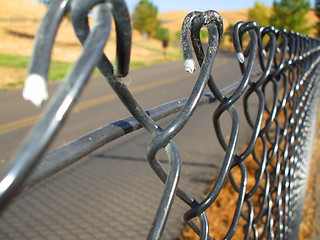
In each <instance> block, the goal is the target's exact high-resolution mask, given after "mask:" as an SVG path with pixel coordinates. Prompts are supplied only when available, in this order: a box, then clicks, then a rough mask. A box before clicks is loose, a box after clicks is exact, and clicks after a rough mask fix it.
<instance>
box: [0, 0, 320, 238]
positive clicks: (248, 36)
mask: <svg viewBox="0 0 320 240" xmlns="http://www.w3.org/2000/svg"><path fill="white" fill-rule="evenodd" d="M91 9H92V14H93V18H94V20H95V21H94V23H93V25H92V26H91V27H89V25H88V18H87V16H88V13H89V11H90V10H91ZM69 13H71V20H72V23H73V26H74V29H75V32H76V34H77V37H78V38H79V40H80V42H81V43H82V44H83V52H82V54H81V56H80V58H79V60H78V61H77V62H76V63H75V65H74V66H73V68H72V69H71V71H70V72H69V74H68V75H67V76H66V78H65V79H64V81H63V83H62V84H61V87H60V89H59V90H58V92H57V94H56V95H55V97H54V98H53V99H52V100H51V102H50V104H49V105H48V106H47V108H46V110H45V112H44V114H43V117H42V119H41V120H39V122H38V123H37V124H36V125H35V126H34V127H33V129H32V130H31V132H30V133H29V135H28V136H27V138H26V140H25V141H24V142H23V143H22V145H21V146H20V148H19V149H18V150H17V152H16V154H15V155H14V157H13V158H12V159H11V160H10V162H9V163H8V165H7V167H6V169H5V170H4V171H3V172H2V173H1V176H0V206H1V209H4V208H5V207H6V206H7V205H8V204H9V202H10V201H11V200H12V198H13V197H15V196H16V195H17V194H19V193H20V192H22V191H26V190H28V188H30V187H31V186H33V185H34V184H35V183H37V182H39V181H41V180H42V179H44V178H47V177H48V176H51V175H53V174H54V173H56V172H58V171H60V170H61V169H63V168H65V167H67V166H68V165H70V164H72V163H74V162H76V161H77V160H79V159H81V158H82V157H84V156H86V155H88V154H89V153H91V152H93V151H95V150H96V149H98V148H99V147H101V146H103V145H105V144H107V143H108V142H111V141H113V140H114V139H116V138H119V137H121V136H124V135H126V134H128V133H130V132H133V131H135V130H137V129H138V128H144V129H145V130H146V131H148V133H149V134H150V136H151V137H152V140H151V142H150V143H149V145H148V146H147V151H146V156H145V158H146V160H147V162H148V164H149V165H150V167H151V168H152V170H153V171H154V173H155V175H156V176H157V177H158V178H160V179H161V181H162V182H163V184H164V190H163V194H162V197H161V199H160V203H159V206H158V210H157V213H156V215H155V217H154V221H153V223H152V227H151V229H150V231H149V235H148V237H147V239H159V238H160V237H161V234H162V232H163V229H164V228H165V225H166V220H167V217H168V214H169V213H170V208H171V205H172V202H173V198H174V196H175V195H176V196H178V197H179V198H180V199H181V200H182V201H183V202H184V203H185V204H187V205H188V206H189V207H190V209H189V210H188V211H187V212H186V213H185V214H184V216H183V218H184V221H185V222H186V223H187V224H188V225H189V226H190V227H191V229H193V231H194V232H195V233H197V234H198V235H199V236H200V239H214V238H215V229H210V233H209V222H208V218H207V216H206V210H207V209H208V208H209V207H210V206H211V205H214V204H216V200H217V198H218V197H219V194H220V193H221V191H223V189H224V186H225V183H226V182H228V183H229V186H231V189H232V191H233V192H234V194H236V196H237V201H236V203H235V208H234V209H233V218H232V221H231V222H230V224H229V226H228V230H227V231H226V232H225V233H223V235H224V237H223V239H231V238H232V237H233V236H234V235H235V233H237V234H238V232H240V236H241V237H242V238H244V239H296V238H297V235H298V231H299V225H300V221H301V214H302V207H303V203H304V196H305V192H306V186H307V181H308V175H309V168H310V158H311V152H312V146H313V143H312V142H313V138H314V129H315V127H316V116H317V109H318V98H317V96H318V94H319V92H318V89H319V74H320V68H319V63H320V41H319V40H318V39H313V38H311V37H307V36H302V35H299V34H297V33H293V32H289V31H286V30H277V29H275V28H273V27H259V26H258V24H257V23H256V22H239V23H237V24H236V25H235V26H234V29H233V43H234V48H235V52H236V55H237V59H238V62H239V66H240V70H241V73H242V78H241V79H240V80H238V81H236V83H235V84H233V85H232V86H229V87H227V88H225V89H219V88H218V86H217V84H216V82H215V79H214V78H213V77H212V73H213V74H214V68H213V63H214V60H215V58H216V55H217V54H218V51H219V45H220V41H221V40H222V36H223V20H222V18H221V16H220V15H219V13H218V12H216V11H205V12H192V13H190V14H188V15H187V16H186V18H185V20H184V22H183V24H182V30H181V45H182V52H183V57H184V61H185V69H186V71H188V72H190V73H193V72H194V70H195V65H196V64H195V61H196V60H197V61H198V63H199V65H200V66H201V67H200V73H199V75H198V77H197V80H196V82H195V84H194V88H193V90H192V92H191V94H190V96H189V97H188V98H186V99H180V100H177V101H174V102H170V103H167V104H165V105H162V106H158V107H155V108H153V109H151V110H149V111H145V110H144V109H142V107H140V105H139V103H138V102H137V101H136V100H135V99H134V97H133V96H132V94H131V92H130V90H129V89H128V88H127V86H126V85H125V84H124V83H123V82H122V81H121V78H122V77H124V76H126V75H127V74H128V71H129V62H130V51H131V24H130V15H129V13H128V10H127V7H126V4H125V2H124V1H123V0H112V1H104V0H91V1H82V0H57V1H53V2H52V4H51V5H50V6H49V8H48V13H47V15H46V16H45V17H44V19H43V22H42V24H41V27H40V30H39V32H38V34H37V36H36V43H35V48H34V53H33V57H32V59H31V63H30V68H29V77H28V79H27V82H26V86H25V88H24V97H25V98H26V99H29V100H31V101H32V102H33V103H35V104H36V105H41V104H42V102H43V101H45V100H46V99H47V98H48V94H47V89H46V85H47V83H46V79H47V76H48V69H49V62H50V55H51V50H52V47H53V44H54V37H55V35H56V33H57V30H58V28H59V24H60V23H61V21H62V19H63V17H64V16H65V15H66V14H69ZM111 17H113V19H114V22H115V27H116V33H117V64H116V67H114V66H113V65H112V63H111V62H110V61H109V59H108V57H107V56H105V55H104V54H103V48H104V46H105V44H106V42H107V39H108V35H109V32H110V30H111V22H112V21H111ZM202 28H206V29H207V31H208V33H209V39H208V44H207V46H206V47H203V44H202V42H201V39H200V30H201V29H202ZM95 66H97V67H98V68H99V69H100V71H101V73H102V74H103V75H104V77H105V78H106V80H107V81H108V83H109V85H110V86H111V87H112V88H113V90H114V92H115V93H116V94H117V96H118V97H119V98H120V99H121V101H122V102H123V104H124V105H125V106H126V107H127V109H128V110H129V111H130V113H131V114H132V117H130V118H127V119H123V120H120V121H118V122H116V123H113V124H110V125H108V126H105V127H103V128H101V129H98V130H96V131H94V132H92V133H89V134H88V135H86V136H84V137H82V138H80V139H77V140H75V141H73V142H71V143H69V144H67V145H66V146H64V147H62V148H60V149H57V150H55V151H54V152H51V153H49V154H46V155H45V156H43V155H44V152H45V149H47V147H48V146H49V144H50V142H51V141H52V139H53V137H54V136H55V134H56V132H57V130H58V129H59V128H60V127H61V126H62V124H63V122H64V120H65V119H66V117H67V115H68V113H69V111H70V109H71V107H72V106H73V105H74V103H75V102H76V101H77V99H78V97H79V95H80V94H81V91H82V89H83V88H84V87H85V84H86V82H87V81H88V79H89V76H90V74H91V72H92V71H93V69H94V67H95ZM206 86H208V87H209V89H210V90H211V93H210V94H204V90H205V87H206ZM240 98H241V99H243V100H242V102H241V104H242V107H241V108H236V107H235V105H236V104H237V103H238V102H239V101H240V100H239V99H240ZM252 101H254V102H255V103H257V104H258V107H257V109H254V110H253V109H252V108H251V107H250V103H251V102H252ZM213 102H216V103H218V106H217V107H216V108H215V109H213V117H212V122H213V126H214V130H215V133H216V137H217V139H218V141H219V143H220V145H221V147H222V148H223V150H224V152H225V154H224V159H223V164H222V166H221V168H220V170H219V174H218V176H216V179H215V181H214V184H213V185H212V186H211V188H210V190H209V191H208V193H207V195H206V196H205V197H204V198H203V199H195V198H194V197H193V196H191V195H190V194H188V193H187V192H186V191H184V190H183V189H181V188H180V187H179V176H180V173H181V162H182V161H183V160H182V159H181V158H180V154H179V150H178V146H177V145H176V144H175V141H174V137H175V136H176V135H177V134H179V132H180V131H181V130H182V129H183V127H184V126H185V125H186V123H187V122H188V120H189V119H190V117H191V116H192V114H193V112H194V111H195V109H196V108H197V107H199V106H200V105H203V104H210V103H213ZM239 111H243V112H244V113H245V117H246V121H247V124H248V125H249V126H250V138H249V139H248V144H247V145H246V146H245V147H244V148H242V150H241V151H238V150H237V148H236V147H237V143H238V140H239V128H240V125H241V124H243V123H241V122H240V119H239ZM173 114H177V116H176V117H175V118H174V120H173V121H172V122H171V123H170V124H169V125H168V126H167V127H165V128H163V127H161V126H160V125H159V124H158V123H157V121H158V120H159V119H163V118H165V117H167V116H169V115H173ZM223 115H227V116H229V117H230V118H231V119H232V124H231V126H230V127H229V128H228V129H227V130H225V129H226V128H225V127H224V126H223V121H222V120H221V119H222V116H223ZM119 127H120V128H119ZM39 139H41V141H39ZM160 149H165V152H166V154H167V157H168V160H169V169H168V171H167V170H165V168H164V167H163V165H162V164H161V162H160V161H159V160H158V159H157V153H158V151H159V150H160ZM213 177H214V176H213ZM217 217H218V216H217ZM167 227H170V226H167Z"/></svg>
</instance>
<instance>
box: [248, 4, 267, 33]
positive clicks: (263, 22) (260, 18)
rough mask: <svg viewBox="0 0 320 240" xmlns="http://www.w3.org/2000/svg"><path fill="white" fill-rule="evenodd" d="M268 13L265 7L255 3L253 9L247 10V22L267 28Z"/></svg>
mask: <svg viewBox="0 0 320 240" xmlns="http://www.w3.org/2000/svg"><path fill="white" fill-rule="evenodd" d="M270 12H271V11H270V8H269V7H268V6H267V5H265V4H263V3H261V2H259V1H256V2H255V4H254V7H253V8H251V9H249V12H248V15H249V16H248V20H249V21H256V22H257V23H258V24H259V25H260V26H265V27H266V26H269V25H270Z"/></svg>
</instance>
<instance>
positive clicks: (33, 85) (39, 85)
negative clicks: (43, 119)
mask: <svg viewBox="0 0 320 240" xmlns="http://www.w3.org/2000/svg"><path fill="white" fill-rule="evenodd" d="M22 95H23V98H24V99H25V100H30V101H31V102H32V103H33V104H34V105H36V106H37V107H40V106H41V105H42V103H43V102H44V101H46V100H47V99H48V97H49V94H48V91H47V83H46V80H45V79H44V78H43V77H41V76H40V75H38V74H31V75H30V76H28V78H27V80H26V83H25V85H24V89H23V93H22Z"/></svg>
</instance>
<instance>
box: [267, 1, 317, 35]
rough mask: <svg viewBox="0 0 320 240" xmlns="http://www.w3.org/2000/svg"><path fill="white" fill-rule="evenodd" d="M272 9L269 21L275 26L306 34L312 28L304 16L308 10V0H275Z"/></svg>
mask: <svg viewBox="0 0 320 240" xmlns="http://www.w3.org/2000/svg"><path fill="white" fill-rule="evenodd" d="M272 11H273V12H272V16H271V18H270V23H271V25H273V26H275V27H276V28H279V29H282V28H285V29H288V30H292V31H295V32H299V33H302V34H308V33H309V32H310V30H311V29H312V27H311V26H309V25H308V18H307V17H306V15H307V14H308V13H309V11H310V2H309V1H308V0H280V2H277V1H275V2H274V3H273V9H272Z"/></svg>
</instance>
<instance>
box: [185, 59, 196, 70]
mask: <svg viewBox="0 0 320 240" xmlns="http://www.w3.org/2000/svg"><path fill="white" fill-rule="evenodd" d="M184 69H185V70H186V71H187V72H189V73H193V72H194V71H195V70H196V67H195V66H194V61H193V60H192V59H187V60H185V61H184Z"/></svg>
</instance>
